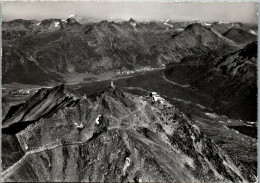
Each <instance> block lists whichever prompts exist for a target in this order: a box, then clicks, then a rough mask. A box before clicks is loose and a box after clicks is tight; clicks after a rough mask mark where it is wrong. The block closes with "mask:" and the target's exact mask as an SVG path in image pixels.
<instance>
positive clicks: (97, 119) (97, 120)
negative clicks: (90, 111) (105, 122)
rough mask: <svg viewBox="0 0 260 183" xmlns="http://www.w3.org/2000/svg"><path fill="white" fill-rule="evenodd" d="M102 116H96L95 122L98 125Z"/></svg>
mask: <svg viewBox="0 0 260 183" xmlns="http://www.w3.org/2000/svg"><path fill="white" fill-rule="evenodd" d="M100 117H101V115H98V117H97V118H96V120H95V123H96V124H97V125H98V124H99V122H100V121H99V120H100Z"/></svg>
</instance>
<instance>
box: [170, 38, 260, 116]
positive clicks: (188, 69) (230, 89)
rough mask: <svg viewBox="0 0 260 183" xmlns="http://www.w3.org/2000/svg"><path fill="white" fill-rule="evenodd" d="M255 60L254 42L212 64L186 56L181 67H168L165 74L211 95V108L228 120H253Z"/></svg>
mask: <svg viewBox="0 0 260 183" xmlns="http://www.w3.org/2000/svg"><path fill="white" fill-rule="evenodd" d="M205 60H206V61H205ZM207 60H208V61H207ZM213 60H214V61H213ZM256 60H257V42H253V43H251V44H249V45H247V46H246V47H244V48H243V49H240V50H238V51H236V52H233V53H230V54H227V55H225V56H222V57H217V58H215V59H211V61H210V59H207V57H206V58H201V57H187V58H185V59H183V60H182V61H181V62H180V64H172V65H171V66H170V65H169V66H168V69H167V70H166V72H165V73H166V75H167V77H168V78H169V79H172V80H173V81H175V82H177V83H181V84H190V85H191V86H192V87H195V88H197V89H199V90H200V92H203V93H207V94H209V95H211V96H212V97H213V98H215V104H214V106H212V107H213V108H214V109H216V110H217V111H218V112H220V113H223V114H225V115H227V116H229V117H230V118H235V119H243V120H249V121H255V120H256V106H257V103H256V93H257V85H256V81H257V80H256V77H257V74H256V71H257V66H256V64H257V62H256ZM216 86H218V87H216Z"/></svg>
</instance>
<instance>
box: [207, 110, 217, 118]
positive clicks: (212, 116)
mask: <svg viewBox="0 0 260 183" xmlns="http://www.w3.org/2000/svg"><path fill="white" fill-rule="evenodd" d="M205 114H206V116H208V117H210V118H213V119H214V118H217V117H218V116H217V115H216V114H215V113H209V112H205Z"/></svg>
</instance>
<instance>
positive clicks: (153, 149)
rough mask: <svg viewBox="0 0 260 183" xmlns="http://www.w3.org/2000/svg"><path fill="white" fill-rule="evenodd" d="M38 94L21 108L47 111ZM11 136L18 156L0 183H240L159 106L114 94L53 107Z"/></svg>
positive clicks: (187, 125)
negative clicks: (21, 153)
mask: <svg viewBox="0 0 260 183" xmlns="http://www.w3.org/2000/svg"><path fill="white" fill-rule="evenodd" d="M61 87H63V86H59V87H56V88H53V89H44V91H45V92H46V93H61V95H56V96H59V97H58V98H56V100H53V98H52V97H51V96H53V95H52V94H50V95H44V96H45V97H46V98H45V100H44V101H48V100H52V101H59V98H60V99H63V97H62V96H63V95H62V93H63V92H62V91H63V90H62V91H61V90H60V88H61ZM42 92H43V91H42V90H41V91H39V92H38V93H36V94H35V95H34V96H33V97H32V98H31V99H29V100H28V101H27V102H26V103H32V104H33V103H37V104H38V105H41V106H43V107H44V108H46V106H50V107H52V105H51V104H49V103H46V102H41V101H42V98H41V97H39V95H40V94H41V93H42ZM40 96H41V95H40ZM55 104H56V105H58V104H57V103H55ZM27 106H30V105H27ZM58 106H59V105H58ZM23 108H24V109H25V108H27V109H29V108H30V107H23ZM48 108H49V107H47V108H46V109H48ZM57 108H58V107H57ZM15 114H18V115H19V113H15ZM28 118H35V114H32V113H31V114H28ZM13 119H16V118H13ZM10 123H15V124H17V125H19V124H21V123H23V121H18V122H17V121H15V120H13V121H12V122H10ZM15 135H16V137H17V139H18V141H19V143H20V144H21V147H22V148H23V150H24V151H25V155H24V156H23V158H21V160H20V161H18V162H17V163H15V164H14V165H12V166H11V167H9V168H8V169H5V170H4V171H3V172H2V178H3V180H4V181H25V180H26V181H41V182H43V181H73V182H74V181H95V182H96V181H108V182H119V181H135V182H141V181H153V182H154V181H156V182H157V181H163V182H165V181H167V182H203V181H206V182H243V181H245V179H244V178H243V176H242V175H241V173H240V170H239V168H238V167H236V166H235V165H234V163H233V161H232V160H231V159H230V157H229V156H228V155H227V154H226V153H225V152H224V151H223V150H222V149H221V148H219V147H218V146H217V145H216V144H215V143H214V142H213V141H212V140H210V139H209V138H208V137H206V136H204V135H203V134H201V132H200V130H199V128H198V127H197V126H196V125H194V124H193V122H192V120H191V119H190V118H187V117H186V116H185V115H184V114H183V113H182V112H180V111H179V110H178V109H177V108H175V107H174V106H173V105H171V104H170V103H168V102H167V101H166V100H165V99H163V98H161V99H160V101H157V102H154V101H153V99H152V98H151V97H148V96H143V97H141V96H136V95H133V94H130V93H127V92H126V91H124V90H122V89H119V88H113V87H110V88H107V89H106V90H104V91H103V92H101V93H100V94H96V95H92V96H90V97H88V98H84V97H83V98H81V99H80V101H79V103H77V104H75V105H70V106H63V107H60V108H59V110H56V111H55V112H54V113H53V114H52V115H50V116H48V117H46V116H42V117H41V119H40V120H36V121H35V122H34V123H33V124H31V125H29V126H28V127H26V128H25V129H23V130H22V131H20V132H18V133H16V134H15ZM3 161H6V160H4V159H3ZM100 175H102V176H100Z"/></svg>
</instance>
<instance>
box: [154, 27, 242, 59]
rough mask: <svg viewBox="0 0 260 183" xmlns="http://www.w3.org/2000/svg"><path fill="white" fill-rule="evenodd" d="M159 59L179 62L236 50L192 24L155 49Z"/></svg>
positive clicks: (230, 44)
mask: <svg viewBox="0 0 260 183" xmlns="http://www.w3.org/2000/svg"><path fill="white" fill-rule="evenodd" d="M154 49H155V52H156V53H158V54H160V59H162V60H168V61H169V60H170V61H174V62H179V61H180V60H181V59H182V58H184V57H188V56H195V55H203V54H209V53H210V54H214V55H215V56H216V55H220V54H224V53H228V52H230V51H232V50H235V49H237V48H236V46H235V45H233V44H232V43H231V42H228V41H227V40H226V39H223V38H222V37H220V36H218V35H217V34H215V33H214V32H212V31H211V30H210V28H209V27H205V26H203V25H201V24H199V23H194V24H191V25H189V26H187V27H186V28H185V30H183V31H181V32H180V33H178V34H176V35H173V36H172V38H171V39H169V40H168V41H167V42H166V43H165V44H163V45H162V46H158V47H155V48H154ZM161 53H167V54H161Z"/></svg>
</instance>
